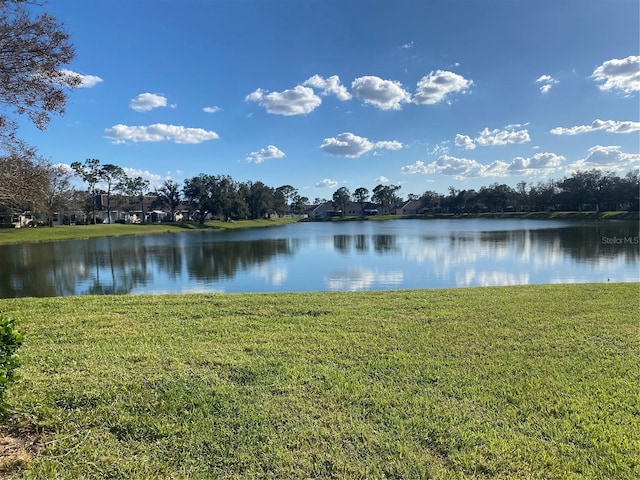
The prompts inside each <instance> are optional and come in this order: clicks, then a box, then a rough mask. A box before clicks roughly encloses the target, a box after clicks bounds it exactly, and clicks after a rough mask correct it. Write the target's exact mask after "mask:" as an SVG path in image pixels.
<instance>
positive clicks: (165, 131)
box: [104, 123, 219, 143]
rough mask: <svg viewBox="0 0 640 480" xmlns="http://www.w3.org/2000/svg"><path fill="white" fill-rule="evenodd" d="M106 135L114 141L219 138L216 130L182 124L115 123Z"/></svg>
mask: <svg viewBox="0 0 640 480" xmlns="http://www.w3.org/2000/svg"><path fill="white" fill-rule="evenodd" d="M104 133H105V137H106V138H108V139H109V140H111V141H112V143H126V142H174V143H202V142H206V141H207V140H215V139H217V138H219V136H218V134H217V133H216V132H213V131H210V130H204V129H202V128H188V127H183V126H180V125H166V124H164V123H155V124H153V125H137V126H129V125H122V124H118V125H114V126H113V127H111V128H107V129H106V130H105V132H104Z"/></svg>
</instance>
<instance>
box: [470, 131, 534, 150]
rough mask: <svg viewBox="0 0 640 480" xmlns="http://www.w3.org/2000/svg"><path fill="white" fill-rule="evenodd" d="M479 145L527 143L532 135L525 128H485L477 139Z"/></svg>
mask: <svg viewBox="0 0 640 480" xmlns="http://www.w3.org/2000/svg"><path fill="white" fill-rule="evenodd" d="M475 141H476V143H477V144H478V145H481V146H483V147H486V146H493V145H507V144H512V143H526V142H530V141H531V137H529V132H528V131H527V130H526V129H525V130H512V129H505V130H498V129H497V128H496V129H494V130H489V129H488V128H485V129H484V130H482V132H480V135H479V136H477V137H476V139H475Z"/></svg>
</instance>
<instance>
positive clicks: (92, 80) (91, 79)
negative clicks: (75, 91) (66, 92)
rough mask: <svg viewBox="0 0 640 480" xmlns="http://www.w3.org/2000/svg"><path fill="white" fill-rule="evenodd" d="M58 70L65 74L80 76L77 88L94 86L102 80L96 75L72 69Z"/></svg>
mask: <svg viewBox="0 0 640 480" xmlns="http://www.w3.org/2000/svg"><path fill="white" fill-rule="evenodd" d="M60 72H61V73H62V74H64V75H67V76H71V77H79V78H80V85H78V87H79V88H91V87H95V86H96V85H97V84H99V83H100V82H103V81H104V80H102V78H100V77H98V76H96V75H82V74H80V73H77V72H74V71H72V70H67V69H62V70H60Z"/></svg>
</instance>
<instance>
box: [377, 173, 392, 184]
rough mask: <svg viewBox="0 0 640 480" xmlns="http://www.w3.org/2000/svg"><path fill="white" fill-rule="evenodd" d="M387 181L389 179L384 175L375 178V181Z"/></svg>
mask: <svg viewBox="0 0 640 480" xmlns="http://www.w3.org/2000/svg"><path fill="white" fill-rule="evenodd" d="M388 181H389V179H388V178H387V177H385V176H384V175H380V176H379V177H378V178H376V182H378V183H387V182H388Z"/></svg>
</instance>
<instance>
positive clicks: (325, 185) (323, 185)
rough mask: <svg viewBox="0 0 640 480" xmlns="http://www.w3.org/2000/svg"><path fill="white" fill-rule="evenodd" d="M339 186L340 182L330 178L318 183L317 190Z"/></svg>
mask: <svg viewBox="0 0 640 480" xmlns="http://www.w3.org/2000/svg"><path fill="white" fill-rule="evenodd" d="M336 185H338V182H336V181H335V180H331V179H330V178H325V179H323V180H320V181H319V182H318V183H316V188H333V187H335V186H336Z"/></svg>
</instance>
